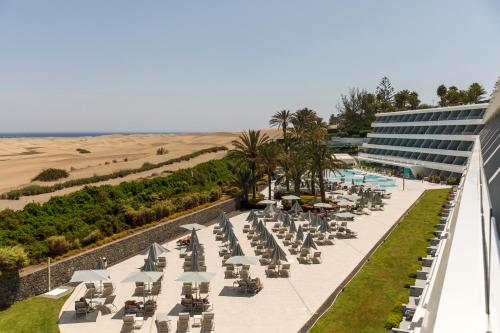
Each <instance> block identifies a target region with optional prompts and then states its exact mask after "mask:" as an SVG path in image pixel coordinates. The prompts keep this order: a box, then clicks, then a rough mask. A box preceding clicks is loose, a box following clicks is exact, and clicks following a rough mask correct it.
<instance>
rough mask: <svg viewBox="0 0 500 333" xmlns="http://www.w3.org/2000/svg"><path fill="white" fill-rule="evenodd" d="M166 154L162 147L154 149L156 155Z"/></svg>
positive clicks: (166, 151)
mask: <svg viewBox="0 0 500 333" xmlns="http://www.w3.org/2000/svg"><path fill="white" fill-rule="evenodd" d="M166 154H168V150H167V149H166V148H164V147H160V148H158V149H156V155H166Z"/></svg>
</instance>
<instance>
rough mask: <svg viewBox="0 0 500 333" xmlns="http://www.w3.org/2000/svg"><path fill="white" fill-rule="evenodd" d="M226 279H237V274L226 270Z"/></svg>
mask: <svg viewBox="0 0 500 333" xmlns="http://www.w3.org/2000/svg"><path fill="white" fill-rule="evenodd" d="M224 278H225V279H236V278H237V276H236V273H235V272H234V271H232V270H226V271H224Z"/></svg>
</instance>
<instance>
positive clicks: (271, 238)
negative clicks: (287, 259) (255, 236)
mask: <svg viewBox="0 0 500 333" xmlns="http://www.w3.org/2000/svg"><path fill="white" fill-rule="evenodd" d="M277 246H279V245H278V242H276V239H275V238H274V236H273V234H269V236H268V237H267V241H266V247H267V248H269V249H274V248H275V247H277Z"/></svg>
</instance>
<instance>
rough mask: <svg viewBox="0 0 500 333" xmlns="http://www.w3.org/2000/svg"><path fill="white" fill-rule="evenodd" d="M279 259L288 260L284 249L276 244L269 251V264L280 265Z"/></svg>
mask: <svg viewBox="0 0 500 333" xmlns="http://www.w3.org/2000/svg"><path fill="white" fill-rule="evenodd" d="M281 261H288V259H287V258H286V253H285V251H283V249H282V248H281V247H280V246H279V245H278V246H276V247H275V248H274V249H273V252H272V253H271V264H273V265H280V264H281Z"/></svg>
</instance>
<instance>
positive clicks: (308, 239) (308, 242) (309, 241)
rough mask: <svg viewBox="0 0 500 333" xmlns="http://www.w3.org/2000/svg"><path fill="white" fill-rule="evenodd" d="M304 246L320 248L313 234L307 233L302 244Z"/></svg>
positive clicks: (306, 247)
mask: <svg viewBox="0 0 500 333" xmlns="http://www.w3.org/2000/svg"><path fill="white" fill-rule="evenodd" d="M302 248H303V249H304V248H305V249H310V248H313V249H315V250H317V249H318V248H317V247H316V243H315V242H314V240H313V239H312V236H311V234H307V236H306V239H304V243H303V244H302Z"/></svg>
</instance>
